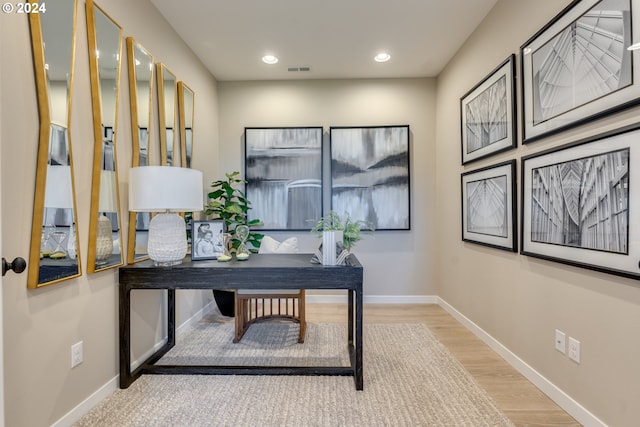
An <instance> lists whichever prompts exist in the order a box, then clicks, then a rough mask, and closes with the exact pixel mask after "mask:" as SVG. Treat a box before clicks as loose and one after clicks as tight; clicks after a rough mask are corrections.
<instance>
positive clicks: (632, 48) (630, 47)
mask: <svg viewBox="0 0 640 427" xmlns="http://www.w3.org/2000/svg"><path fill="white" fill-rule="evenodd" d="M638 49H640V43H634V44H632V45H631V46H629V47H628V48H627V50H638Z"/></svg>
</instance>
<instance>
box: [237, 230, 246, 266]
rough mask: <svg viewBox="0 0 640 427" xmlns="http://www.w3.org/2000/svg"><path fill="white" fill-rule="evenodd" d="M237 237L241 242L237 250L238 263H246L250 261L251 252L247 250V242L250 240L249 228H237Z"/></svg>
mask: <svg viewBox="0 0 640 427" xmlns="http://www.w3.org/2000/svg"><path fill="white" fill-rule="evenodd" d="M236 237H237V238H238V240H240V244H239V245H238V247H237V248H236V259H237V260H238V261H245V260H247V259H249V250H248V249H247V245H246V243H245V242H246V241H247V238H249V227H247V226H246V225H239V226H237V227H236Z"/></svg>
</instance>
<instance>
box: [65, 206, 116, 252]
mask: <svg viewBox="0 0 640 427" xmlns="http://www.w3.org/2000/svg"><path fill="white" fill-rule="evenodd" d="M112 230H113V227H112V226H111V221H110V220H109V217H107V216H106V215H100V216H99V217H98V235H97V236H96V261H104V260H106V259H108V258H109V257H110V256H111V255H113V231H112ZM74 239H75V238H74Z"/></svg>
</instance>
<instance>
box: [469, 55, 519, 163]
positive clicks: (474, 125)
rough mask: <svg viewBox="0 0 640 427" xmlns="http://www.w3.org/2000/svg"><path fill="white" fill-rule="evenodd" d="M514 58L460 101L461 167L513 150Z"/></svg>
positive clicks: (505, 62) (514, 144) (512, 56)
mask: <svg viewBox="0 0 640 427" xmlns="http://www.w3.org/2000/svg"><path fill="white" fill-rule="evenodd" d="M514 94H515V55H510V56H509V57H508V58H507V59H506V60H504V61H503V62H502V63H501V64H500V65H498V67H496V68H495V69H494V70H493V71H491V73H489V75H487V76H486V77H485V78H484V79H482V81H481V82H480V83H478V84H477V85H476V86H475V87H473V88H472V89H471V90H470V91H469V92H467V93H466V94H465V95H463V96H462V98H460V116H461V119H462V164H466V163H469V162H472V161H474V160H479V159H482V158H485V157H487V156H490V155H492V154H496V153H499V152H502V151H505V150H509V149H512V148H515V147H516V138H515V133H516V121H515V116H516V112H515V96H514Z"/></svg>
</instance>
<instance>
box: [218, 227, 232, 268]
mask: <svg viewBox="0 0 640 427" xmlns="http://www.w3.org/2000/svg"><path fill="white" fill-rule="evenodd" d="M230 240H231V236H230V235H229V233H224V234H223V235H222V242H223V243H222V245H223V247H224V253H223V254H222V255H218V261H220V262H227V261H231V252H230V251H229V241H230Z"/></svg>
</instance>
